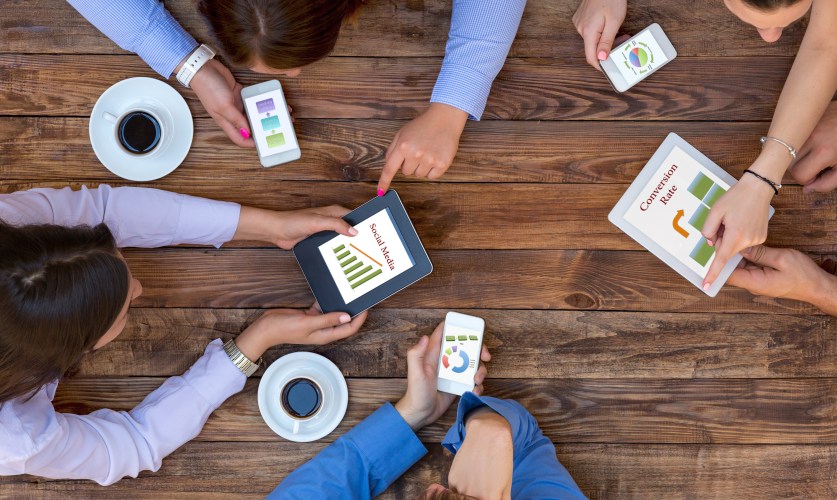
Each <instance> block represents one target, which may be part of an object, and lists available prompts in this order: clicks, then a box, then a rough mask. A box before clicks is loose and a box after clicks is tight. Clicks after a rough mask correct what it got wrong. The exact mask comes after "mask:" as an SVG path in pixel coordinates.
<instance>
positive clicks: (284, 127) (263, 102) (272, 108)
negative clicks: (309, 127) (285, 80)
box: [241, 80, 302, 167]
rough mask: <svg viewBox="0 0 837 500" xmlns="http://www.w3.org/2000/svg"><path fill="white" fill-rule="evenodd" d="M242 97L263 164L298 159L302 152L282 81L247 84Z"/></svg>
mask: <svg viewBox="0 0 837 500" xmlns="http://www.w3.org/2000/svg"><path fill="white" fill-rule="evenodd" d="M241 98H242V99H243V100H244V111H245V112H246V113H247V119H248V120H249V121H250V130H251V134H252V136H253V140H254V141H256V151H258V153H259V160H260V161H261V163H262V166H263V167H273V166H276V165H279V164H280V163H287V162H289V161H294V160H298V159H299V157H300V156H301V155H302V151H300V149H299V143H298V142H297V140H296V133H294V126H293V122H292V121H291V115H290V114H289V113H288V104H287V103H286V102H285V94H283V93H282V85H281V84H280V83H279V80H270V81H267V82H262V83H259V84H256V85H251V86H249V87H244V88H243V89H241Z"/></svg>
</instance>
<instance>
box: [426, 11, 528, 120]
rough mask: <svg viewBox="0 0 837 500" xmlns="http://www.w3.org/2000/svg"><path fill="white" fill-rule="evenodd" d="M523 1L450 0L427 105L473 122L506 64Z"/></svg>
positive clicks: (479, 114)
mask: <svg viewBox="0 0 837 500" xmlns="http://www.w3.org/2000/svg"><path fill="white" fill-rule="evenodd" d="M524 7H526V0H454V2H453V14H452V16H451V22H450V33H449V34H448V43H447V46H446V48H445V60H444V62H443V63H442V70H441V71H440V72H439V77H438V78H437V79H436V86H435V87H434V88H433V95H432V96H431V98H430V102H440V103H443V104H448V105H451V106H453V107H455V108H459V109H461V110H463V111H465V112H467V113H468V115H469V117H470V118H471V119H473V120H479V119H480V117H481V116H482V112H483V110H485V103H486V101H488V94H489V93H490V92H491V84H492V83H493V82H494V78H496V77H497V73H499V72H500V69H501V68H502V67H503V64H504V63H505V62H506V56H507V55H508V54H509V48H511V44H512V41H514V37H515V35H517V28H518V26H519V25H520V18H521V17H523V8H524Z"/></svg>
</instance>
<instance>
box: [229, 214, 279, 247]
mask: <svg viewBox="0 0 837 500" xmlns="http://www.w3.org/2000/svg"><path fill="white" fill-rule="evenodd" d="M275 216H276V212H274V211H272V210H265V209H262V208H253V207H246V206H243V205H242V207H241V214H240V215H239V218H238V227H237V228H236V230H235V234H234V235H233V238H232V239H233V240H234V241H240V240H245V241H266V242H272V241H273V239H274V238H275V232H276V229H275V224H276V223H275V220H274V219H275Z"/></svg>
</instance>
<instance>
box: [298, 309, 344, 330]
mask: <svg viewBox="0 0 837 500" xmlns="http://www.w3.org/2000/svg"><path fill="white" fill-rule="evenodd" d="M301 319H302V320H303V321H304V322H305V323H304V324H305V330H306V332H307V333H313V332H316V331H317V330H323V329H326V328H333V327H335V326H340V325H344V324H346V323H348V322H349V321H351V320H352V317H351V316H349V314H348V313H344V312H331V313H325V314H318V315H313V316H307V315H306V316H302V317H301Z"/></svg>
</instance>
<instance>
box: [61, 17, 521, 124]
mask: <svg viewBox="0 0 837 500" xmlns="http://www.w3.org/2000/svg"><path fill="white" fill-rule="evenodd" d="M68 1H69V3H70V5H72V6H73V7H75V9H76V10H77V11H79V13H81V15H83V16H84V17H85V18H87V20H88V21H90V22H91V23H92V24H93V25H94V26H96V28H98V29H99V31H101V32H102V33H104V34H105V35H106V36H107V37H108V38H110V39H111V40H113V41H114V42H115V43H116V44H117V45H119V46H120V47H122V48H123V49H125V50H129V51H131V52H134V53H136V54H137V55H138V56H140V57H141V58H142V60H143V61H145V62H146V63H147V64H148V65H149V66H151V69H153V70H154V71H156V72H157V73H159V74H160V75H161V76H163V77H164V78H169V76H171V74H172V73H173V72H174V70H175V68H176V67H177V65H178V64H179V63H180V61H182V60H183V59H185V58H186V56H188V55H189V54H190V53H191V52H192V51H193V50H194V49H195V47H197V45H198V44H197V42H196V41H195V39H194V38H192V36H191V35H189V33H187V32H186V30H184V29H183V28H182V27H181V26H180V24H178V22H177V21H176V20H175V19H174V18H173V17H172V15H171V14H170V13H169V12H168V11H167V10H166V8H165V7H164V6H163V4H162V3H161V2H159V1H158V0H68ZM525 6H526V0H453V15H452V17H451V25H450V33H449V35H448V43H447V46H446V48H445V59H444V62H443V63H442V70H441V71H440V72H439V78H438V79H437V80H436V86H435V87H434V88H433V95H432V96H431V98H430V102H440V103H444V104H448V105H451V106H454V107H456V108H459V109H461V110H463V111H465V112H467V113H468V115H469V116H470V118H471V119H473V120H479V119H480V117H481V116H482V113H483V110H484V109H485V103H486V101H487V100H488V94H489V93H490V92H491V84H492V83H493V82H494V78H495V77H496V76H497V73H499V72H500V68H502V67H503V63H504V62H505V61H506V56H507V55H508V53H509V48H510V47H511V44H512V41H513V40H514V37H515V35H516V34H517V28H518V26H519V25H520V18H521V17H522V16H523V8H524V7H525Z"/></svg>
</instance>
